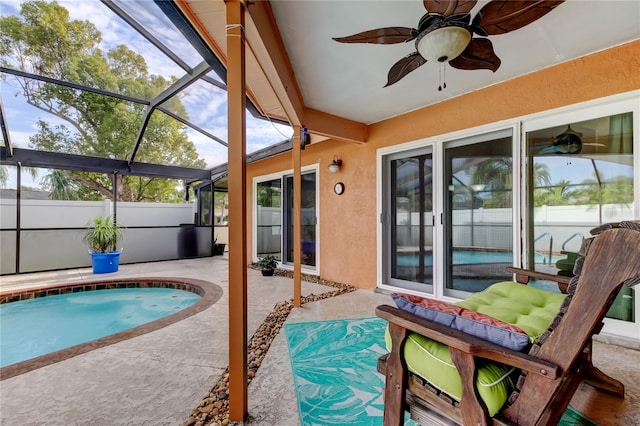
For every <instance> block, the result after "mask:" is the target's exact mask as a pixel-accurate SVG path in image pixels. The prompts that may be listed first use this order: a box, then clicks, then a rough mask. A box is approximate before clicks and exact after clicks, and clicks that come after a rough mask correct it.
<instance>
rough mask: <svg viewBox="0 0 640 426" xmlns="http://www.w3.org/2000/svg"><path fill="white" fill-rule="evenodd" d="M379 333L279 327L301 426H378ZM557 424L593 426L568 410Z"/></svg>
mask: <svg viewBox="0 0 640 426" xmlns="http://www.w3.org/2000/svg"><path fill="white" fill-rule="evenodd" d="M385 327H386V321H384V320H382V319H380V318H359V319H348V320H331V321H318V322H302V323H291V324H285V325H284V331H285V334H286V336H287V342H288V344H289V357H290V359H291V368H292V370H293V377H294V383H295V387H296V396H297V398H298V412H299V414H300V423H301V425H303V426H310V425H314V426H316V425H317V426H322V425H346V424H349V425H371V426H374V425H382V413H383V409H384V408H383V407H384V405H383V404H384V403H383V399H382V388H383V386H384V377H383V376H382V375H381V374H380V373H378V372H377V370H376V363H377V361H378V357H380V355H383V354H385V353H386V352H387V350H386V349H385V346H384V330H385ZM406 419H407V421H406V422H405V424H407V425H415V423H414V422H413V421H411V420H409V419H408V416H407V417H406ZM559 424H560V425H562V426H570V425H576V426H597V425H596V424H595V423H593V422H592V421H590V420H589V419H587V418H585V417H584V416H582V415H581V414H580V413H578V412H577V411H575V410H573V409H572V408H571V407H569V408H568V409H567V411H566V412H565V413H564V415H563V416H562V419H561V420H560V423H559Z"/></svg>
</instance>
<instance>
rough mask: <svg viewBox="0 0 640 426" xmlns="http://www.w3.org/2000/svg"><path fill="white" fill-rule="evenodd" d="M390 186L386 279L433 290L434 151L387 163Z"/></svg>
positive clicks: (397, 156)
mask: <svg viewBox="0 0 640 426" xmlns="http://www.w3.org/2000/svg"><path fill="white" fill-rule="evenodd" d="M384 167H385V170H386V172H385V173H386V174H387V176H388V179H385V180H386V181H387V182H390V187H389V188H388V190H387V191H386V194H387V197H388V198H387V200H386V202H385V204H386V208H385V211H386V212H385V213H383V216H384V217H387V218H388V220H389V226H388V227H386V228H385V237H384V238H385V244H384V247H386V253H385V254H384V259H385V268H384V269H385V275H386V281H387V282H389V283H390V284H392V285H396V286H400V287H404V288H409V289H414V290H418V291H422V292H432V290H433V229H434V227H433V221H434V219H433V155H432V153H431V152H430V150H425V149H423V150H420V151H413V152H408V153H406V152H405V153H401V154H395V155H391V156H389V157H387V159H386V160H385V166H384Z"/></svg>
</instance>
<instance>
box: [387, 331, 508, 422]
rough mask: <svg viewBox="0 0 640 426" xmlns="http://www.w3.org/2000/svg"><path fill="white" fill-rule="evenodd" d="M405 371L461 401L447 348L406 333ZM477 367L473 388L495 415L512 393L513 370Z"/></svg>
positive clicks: (458, 386)
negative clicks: (511, 374)
mask: <svg viewBox="0 0 640 426" xmlns="http://www.w3.org/2000/svg"><path fill="white" fill-rule="evenodd" d="M385 341H386V344H387V349H388V350H391V337H390V335H389V331H388V330H387V332H386V333H385ZM404 357H405V360H406V362H407V368H408V369H409V371H411V372H412V373H414V374H417V375H418V376H420V377H422V378H423V379H425V380H427V381H428V382H429V383H430V384H431V385H432V386H433V387H435V388H437V389H439V390H440V391H442V392H444V393H446V394H447V395H449V396H451V397H452V398H453V399H455V400H456V401H460V398H461V395H462V381H461V380H460V375H459V374H458V371H457V370H456V367H455V365H454V364H453V361H452V360H451V355H450V353H449V347H448V346H446V345H443V344H442V343H438V342H436V341H433V340H431V339H428V338H426V337H424V336H421V335H419V334H416V333H411V334H409V337H408V338H407V341H406V343H405V346H404ZM478 361H479V363H480V367H479V368H478V378H477V381H476V387H477V389H478V393H479V394H480V398H482V400H483V401H484V403H485V405H486V406H487V409H488V410H489V415H490V416H493V415H495V414H496V413H497V412H498V411H499V410H500V408H502V406H503V405H504V403H505V401H506V400H507V397H508V396H509V394H510V393H511V391H512V390H513V382H512V380H511V377H510V373H511V372H513V369H510V368H508V367H505V366H503V365H500V364H494V363H490V362H486V363H481V362H482V361H481V360H478Z"/></svg>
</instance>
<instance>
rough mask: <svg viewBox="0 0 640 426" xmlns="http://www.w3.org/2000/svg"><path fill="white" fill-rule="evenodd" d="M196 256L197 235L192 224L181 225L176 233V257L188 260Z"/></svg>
mask: <svg viewBox="0 0 640 426" xmlns="http://www.w3.org/2000/svg"><path fill="white" fill-rule="evenodd" d="M197 255H198V234H197V232H196V225H194V224H193V223H181V224H180V231H178V257H179V258H180V259H188V258H191V257H196V256H197Z"/></svg>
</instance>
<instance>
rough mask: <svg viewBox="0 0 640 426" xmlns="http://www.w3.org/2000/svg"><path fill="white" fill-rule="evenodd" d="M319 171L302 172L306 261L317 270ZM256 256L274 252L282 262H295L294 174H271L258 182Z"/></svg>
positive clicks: (255, 225)
mask: <svg viewBox="0 0 640 426" xmlns="http://www.w3.org/2000/svg"><path fill="white" fill-rule="evenodd" d="M316 175H317V171H316V169H315V168H314V169H313V170H306V171H303V172H302V200H301V201H302V224H301V240H302V241H301V243H302V265H303V267H304V268H305V269H306V270H307V271H308V272H314V271H316V270H317V253H318V242H317V238H316V236H317V233H318V229H317V228H318V219H317V217H318V213H317V212H318V208H317V205H318V200H317V194H318V189H317V179H316ZM254 191H255V194H256V197H255V221H254V238H255V254H256V257H258V258H259V257H262V256H264V255H267V254H271V255H274V256H275V257H276V258H277V259H278V260H280V261H281V262H282V265H285V266H287V265H288V266H292V265H293V175H291V174H280V175H271V176H269V177H265V178H263V179H260V178H257V179H256V180H255V183H254Z"/></svg>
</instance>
